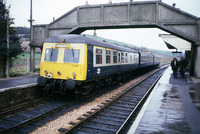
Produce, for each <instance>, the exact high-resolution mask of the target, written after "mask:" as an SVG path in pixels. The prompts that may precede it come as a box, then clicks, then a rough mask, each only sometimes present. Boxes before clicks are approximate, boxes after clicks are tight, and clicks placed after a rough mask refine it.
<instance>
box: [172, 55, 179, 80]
mask: <svg viewBox="0 0 200 134" xmlns="http://www.w3.org/2000/svg"><path fill="white" fill-rule="evenodd" d="M171 67H172V70H173V76H174V78H177V72H178V68H179V62H178V60H177V58H176V57H174V58H173V60H172V62H171Z"/></svg>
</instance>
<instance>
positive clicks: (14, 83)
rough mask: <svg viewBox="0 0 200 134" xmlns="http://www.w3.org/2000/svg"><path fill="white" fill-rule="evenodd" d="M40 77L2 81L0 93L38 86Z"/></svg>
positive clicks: (22, 77) (0, 80) (35, 75)
mask: <svg viewBox="0 0 200 134" xmlns="http://www.w3.org/2000/svg"><path fill="white" fill-rule="evenodd" d="M38 76H39V74H33V75H29V76H21V77H13V78H3V79H0V92H1V91H3V90H7V89H11V88H16V87H21V86H24V85H30V84H36V83H37V78H38Z"/></svg>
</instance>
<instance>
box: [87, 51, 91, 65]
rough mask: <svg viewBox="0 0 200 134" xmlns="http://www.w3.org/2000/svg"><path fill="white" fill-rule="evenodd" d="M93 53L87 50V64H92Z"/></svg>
mask: <svg viewBox="0 0 200 134" xmlns="http://www.w3.org/2000/svg"><path fill="white" fill-rule="evenodd" d="M90 58H91V52H90V50H87V63H88V64H91V59H90Z"/></svg>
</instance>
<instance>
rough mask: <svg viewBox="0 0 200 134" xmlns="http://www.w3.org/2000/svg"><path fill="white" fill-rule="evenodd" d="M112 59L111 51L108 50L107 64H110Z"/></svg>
mask: <svg viewBox="0 0 200 134" xmlns="http://www.w3.org/2000/svg"><path fill="white" fill-rule="evenodd" d="M110 61H111V51H110V50H106V64H109V63H110Z"/></svg>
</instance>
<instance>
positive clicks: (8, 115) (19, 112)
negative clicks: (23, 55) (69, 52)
mask: <svg viewBox="0 0 200 134" xmlns="http://www.w3.org/2000/svg"><path fill="white" fill-rule="evenodd" d="M101 92H102V91H101ZM98 93H100V91H99V92H97V93H96V94H98ZM94 94H95V93H93V94H90V95H89V96H94ZM87 98H90V97H88V96H87V97H83V98H80V99H79V100H66V99H60V100H59V99H55V100H54V99H47V98H43V99H38V100H35V101H32V102H31V103H28V102H25V103H24V104H21V105H18V106H15V107H12V108H7V109H2V110H1V111H0V133H13V132H17V133H21V130H23V129H19V128H23V127H24V126H27V125H29V124H33V122H36V121H39V120H41V119H44V118H45V117H49V116H50V115H52V114H55V113H57V112H59V111H61V110H63V109H66V108H69V107H70V106H74V105H75V104H77V102H80V101H82V100H87ZM49 100H50V101H49ZM43 101H46V102H45V103H44V104H41V102H43ZM122 103H123V102H122ZM38 104H39V105H38ZM22 133H23V131H22ZM25 133H26V132H25Z"/></svg>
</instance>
